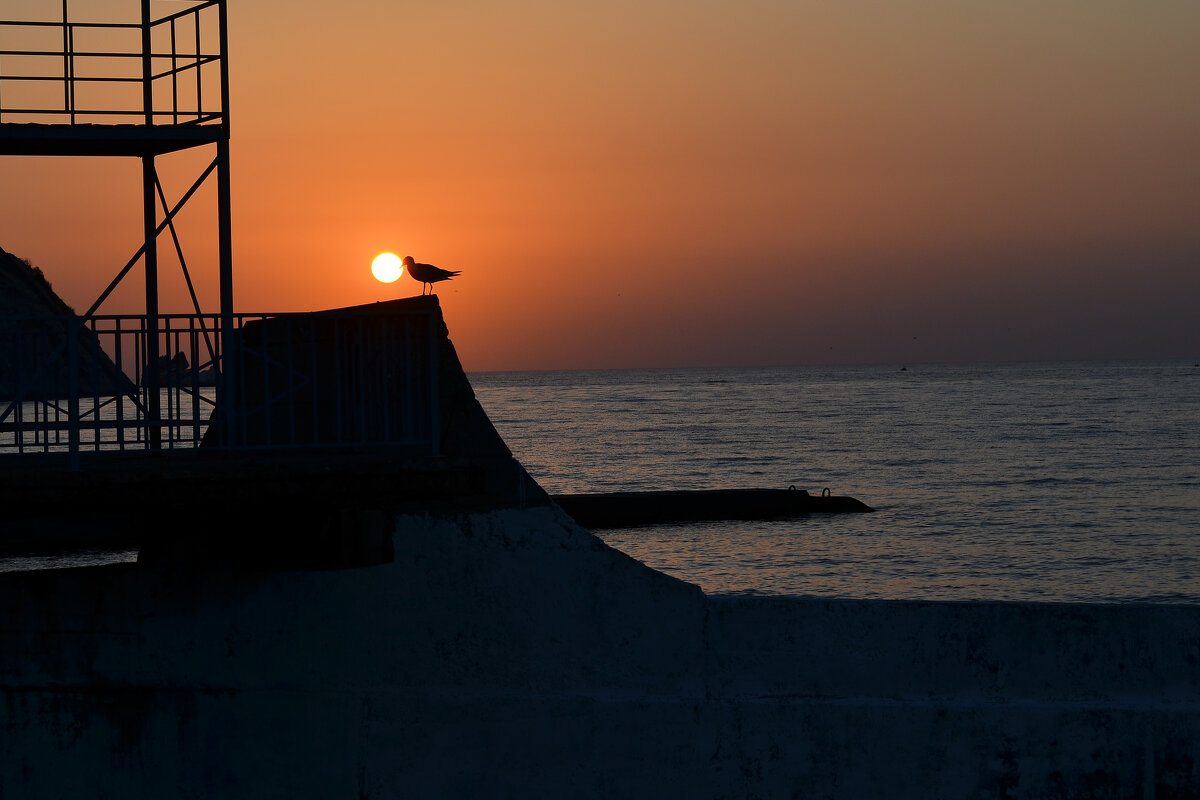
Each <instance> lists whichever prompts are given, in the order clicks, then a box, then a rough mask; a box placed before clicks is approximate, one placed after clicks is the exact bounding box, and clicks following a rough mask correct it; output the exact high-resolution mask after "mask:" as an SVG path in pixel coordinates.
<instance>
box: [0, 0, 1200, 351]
mask: <svg viewBox="0 0 1200 800" xmlns="http://www.w3.org/2000/svg"><path fill="white" fill-rule="evenodd" d="M93 1H94V2H99V0H93ZM12 2H13V0H6V3H5V7H6V8H7V7H9V6H10V5H11V4H12ZM16 5H17V6H23V7H24V6H33V5H36V4H35V3H34V2H33V0H16ZM52 5H53V4H52ZM229 6H230V12H229V13H230V33H231V39H232V41H231V73H232V105H231V121H232V133H233V139H232V143H233V144H232V153H233V155H232V159H233V183H232V187H233V214H234V220H233V223H234V229H233V241H234V257H235V267H234V269H235V276H236V281H237V283H236V287H237V288H236V305H237V307H238V309H239V310H242V311H296V310H310V309H317V308H328V307H333V306H339V305H349V304H356V303H363V302H371V301H374V300H382V299H389V298H393V297H398V296H407V295H410V294H416V293H418V292H419V291H420V287H419V285H418V284H416V283H414V282H412V281H410V280H409V279H408V278H403V279H402V282H401V283H398V284H391V285H385V284H380V283H378V282H376V281H375V280H374V279H373V278H372V277H371V274H370V269H369V267H370V262H371V259H372V258H373V256H374V255H376V254H377V253H379V252H382V251H393V252H396V253H398V254H400V255H402V256H403V255H408V254H411V255H413V256H415V257H416V258H417V260H418V261H426V262H429V263H433V264H437V265H439V266H442V267H446V268H451V269H460V270H462V271H463V274H462V275H461V276H460V277H459V278H457V279H455V280H454V281H452V282H450V283H446V284H441V285H440V286H439V290H438V294H439V295H440V297H441V300H442V307H443V309H444V311H445V313H446V317H447V322H448V324H449V327H450V333H451V337H452V339H453V340H454V343H455V345H456V347H457V348H458V350H459V354H460V356H461V358H462V360H463V363H464V364H465V366H466V367H467V369H468V370H502V369H551V368H598V367H640V366H692V365H695V366H700V365H760V364H814V363H894V362H901V363H920V362H929V361H964V360H983V361H993V360H1029V359H1033V360H1047V359H1055V360H1057V359H1107V358H1185V359H1200V321H1198V319H1197V318H1198V316H1200V315H1198V314H1197V311H1196V309H1197V307H1200V302H1198V298H1200V48H1197V47H1196V46H1195V38H1196V33H1197V32H1198V31H1200V3H1197V2H1195V0H1179V2H1168V1H1167V0H1148V2H1141V3H1129V2H1127V1H1126V0H1122V1H1121V2H1114V1H1113V0H1086V1H1085V0H1071V1H1069V2H1068V1H1065V0H1064V1H1057V0H1050V1H1049V2H1047V0H1040V1H1039V2H1032V0H1031V1H1029V2H1025V1H1024V0H1005V2H995V1H994V0H988V1H987V2H984V1H983V0H928V1H925V2H914V1H911V0H870V2H867V1H865V0H857V1H856V0H836V1H835V0H828V1H826V2H806V1H805V0H786V1H785V0H778V1H770V0H737V2H733V0H727V1H726V0H694V2H690V3H686V4H685V3H676V2H666V0H636V2H625V1H624V0H615V1H614V0H607V1H606V2H603V3H600V2H595V3H563V2H559V1H557V0H556V1H555V2H550V1H549V0H514V2H508V3H492V2H398V1H397V0H341V2H338V3H331V2H324V3H317V2H313V1H312V0H292V1H291V2H286V3H285V2H281V1H280V0H229ZM209 157H211V156H209V155H208V154H205V157H204V160H207V158H209ZM188 158H189V157H188V156H185V157H174V160H175V161H180V162H183V161H186V160H187V159H188ZM163 168H164V171H165V172H166V173H167V174H168V177H169V176H170V174H171V170H172V165H171V164H168V163H164V165H163ZM182 171H183V170H180V173H181V174H182ZM139 180H140V171H139V167H138V164H137V162H136V161H134V160H120V159H118V160H78V159H71V160H68V159H29V158H24V159H17V158H4V159H0V187H2V189H0V247H3V248H4V249H6V250H9V251H10V252H14V253H16V254H17V255H20V256H23V257H25V258H28V259H30V260H31V261H33V262H34V263H35V264H38V265H40V266H41V267H42V268H43V270H44V271H45V272H46V274H47V276H48V277H49V278H50V280H51V282H52V283H53V284H54V286H55V288H56V289H57V290H58V291H59V293H60V294H62V295H63V296H64V297H65V298H66V299H67V300H68V302H70V303H72V304H73V305H74V306H75V307H76V308H77V309H79V310H83V309H85V308H87V307H88V306H89V305H90V304H91V302H92V301H93V300H94V299H95V298H96V296H97V295H98V294H99V292H100V291H101V290H102V289H103V288H104V286H106V285H107V283H108V282H109V280H111V278H112V277H113V276H114V275H115V273H116V271H117V270H118V269H119V268H120V266H122V265H123V264H124V263H125V261H126V259H127V258H128V257H129V256H130V255H131V254H132V253H133V252H134V251H135V250H136V248H137V246H138V242H139V237H140V225H141V220H140V213H141V210H140V209H141V207H140V195H139V192H140V189H139V183H138V181H139ZM185 188H186V183H185V182H183V181H182V179H181V180H180V181H178V182H176V183H174V184H172V183H171V182H170V181H168V192H169V193H170V194H172V195H178V194H179V193H181V192H182V191H183V189H185ZM198 202H199V206H198V207H197V208H196V209H195V210H193V211H192V212H190V216H191V217H192V219H190V220H183V221H182V222H183V232H184V234H185V236H187V235H189V233H194V238H191V239H189V240H187V241H185V246H186V247H187V250H188V255H189V263H190V264H191V266H192V268H193V271H194V272H195V273H197V274H196V277H197V279H198V283H199V285H200V289H201V294H202V298H204V300H205V305H206V310H213V311H215V310H216V302H215V297H216V271H215V267H213V266H212V261H213V258H214V252H213V251H214V249H215V236H211V235H210V234H209V231H210V227H209V226H210V224H211V207H212V206H213V204H214V200H213V198H212V194H211V192H206V193H204V194H202V196H201V197H200V198H198ZM189 225H190V228H189ZM163 247H164V248H165V249H169V248H170V243H169V239H164V240H163ZM206 259H207V263H206ZM135 277H136V276H135ZM140 292H141V287H140V284H139V283H138V282H137V281H136V280H134V281H133V282H131V284H130V287H129V288H128V289H127V290H123V291H122V292H120V293H118V294H117V295H115V296H114V297H113V298H112V299H111V300H110V301H109V302H108V303H106V305H105V306H104V307H102V309H101V310H102V311H108V312H136V311H138V310H140V305H139V304H140ZM163 294H164V300H163V309H164V310H178V311H186V310H188V304H187V302H186V299H185V298H186V295H185V294H183V292H182V282H181V281H179V280H177V279H175V278H174V276H173V274H172V275H171V276H164V279H163Z"/></svg>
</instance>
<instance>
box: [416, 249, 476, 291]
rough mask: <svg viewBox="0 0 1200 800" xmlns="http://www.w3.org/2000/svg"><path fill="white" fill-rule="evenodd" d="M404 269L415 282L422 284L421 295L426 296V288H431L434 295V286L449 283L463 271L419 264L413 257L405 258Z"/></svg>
mask: <svg viewBox="0 0 1200 800" xmlns="http://www.w3.org/2000/svg"><path fill="white" fill-rule="evenodd" d="M404 269H405V271H406V272H408V274H409V276H411V277H412V278H413V279H414V280H418V281H420V282H421V294H425V287H426V286H428V287H429V293H430V294H433V285H434V284H435V283H437V282H438V281H448V280H450V279H451V278H453V277H454V276H455V275H457V274H458V273H460V272H462V270H458V269H442V268H441V267H435V266H434V265H433V264H418V263H417V262H416V261H414V260H413V257H412V256H405V257H404Z"/></svg>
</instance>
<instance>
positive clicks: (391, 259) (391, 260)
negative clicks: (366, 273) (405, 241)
mask: <svg viewBox="0 0 1200 800" xmlns="http://www.w3.org/2000/svg"><path fill="white" fill-rule="evenodd" d="M402 269H403V267H402V265H401V263H400V258H399V257H398V256H397V255H395V254H394V253H380V254H379V255H377V256H375V260H374V261H372V262H371V274H372V275H374V276H375V280H377V281H382V282H383V283H392V282H393V281H395V280H396V279H397V278H399V277H400V273H401V271H402Z"/></svg>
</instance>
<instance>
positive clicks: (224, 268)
mask: <svg viewBox="0 0 1200 800" xmlns="http://www.w3.org/2000/svg"><path fill="white" fill-rule="evenodd" d="M225 8H226V4H225V2H224V0H222V2H220V3H218V4H217V27H218V29H219V33H220V64H221V109H220V111H221V127H222V129H223V130H222V134H223V135H222V136H221V139H220V140H219V141H218V142H217V237H218V252H219V255H218V258H219V260H220V264H219V272H220V298H221V353H222V359H221V369H220V373H219V377H218V379H217V412H218V415H219V417H220V419H221V422H222V427H223V430H224V434H225V437H226V438H225V441H226V442H229V443H233V442H237V441H240V436H241V433H240V424H239V414H238V413H237V409H239V408H240V407H241V402H240V400H239V398H238V394H239V392H240V385H239V383H238V381H237V376H238V375H239V369H238V366H237V363H236V362H237V358H238V352H237V349H236V348H234V347H232V346H231V345H232V343H233V341H234V339H233V337H234V332H233V239H232V234H231V229H232V226H233V225H232V217H233V212H232V208H231V205H230V191H229V174H230V169H229V30H228V26H227V20H226V14H225ZM199 47H200V46H199V39H197V45H196V48H197V50H199ZM197 70H199V67H197ZM197 102H199V101H197Z"/></svg>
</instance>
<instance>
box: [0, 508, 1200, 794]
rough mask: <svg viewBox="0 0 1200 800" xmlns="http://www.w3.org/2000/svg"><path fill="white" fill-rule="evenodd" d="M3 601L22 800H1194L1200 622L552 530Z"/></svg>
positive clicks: (425, 522) (7, 746)
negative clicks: (864, 579) (733, 576)
mask: <svg viewBox="0 0 1200 800" xmlns="http://www.w3.org/2000/svg"><path fill="white" fill-rule="evenodd" d="M393 544H394V548H393V549H394V554H395V561H394V562H393V563H387V564H380V565H376V566H371V567H363V568H357V569H343V570H331V571H322V572H314V571H306V572H274V573H269V572H246V571H234V570H230V569H226V570H220V569H217V568H213V567H209V568H206V569H204V570H189V569H184V568H180V567H178V566H176V567H170V566H167V565H158V566H153V567H147V566H144V565H143V566H141V567H132V566H131V567H119V568H101V569H93V570H73V571H60V572H57V573H24V574H15V575H13V574H10V575H4V576H0V693H2V694H3V697H2V698H0V752H3V754H4V757H3V758H2V759H0V794H2V795H3V797H5V798H9V797H38V798H45V797H72V798H74V797H118V796H119V797H163V796H176V797H215V796H220V797H255V798H260V797H288V798H293V797H372V798H376V797H478V796H498V797H529V796H574V797H646V796H652V797H689V798H690V797H791V796H796V797H872V798H873V797H914V798H915V797H920V798H928V797H947V798H950V797H955V798H957V797H988V798H991V797H995V798H1000V797H1063V798H1076V797H1114V798H1116V797H1121V798H1124V797H1154V798H1158V800H1162V798H1168V797H1195V796H1197V793H1198V792H1200V679H1198V673H1200V609H1196V608H1188V607H1140V608H1135V607H1111V606H1055V605H1045V606H1039V605H1016V604H1013V605H1006V604H940V603H884V602H855V601H844V602H834V601H822V600H805V599H795V600H786V599H784V600H773V599H715V598H706V597H705V596H704V595H703V594H701V593H700V592H699V590H698V589H696V588H695V587H693V586H691V585H689V584H685V583H682V582H680V581H676V580H674V579H671V578H669V577H667V576H663V575H661V574H659V573H656V572H654V571H652V570H649V569H647V568H646V567H644V566H642V565H640V564H638V563H637V562H635V561H633V560H632V559H629V558H628V557H626V556H624V555H623V554H621V553H618V552H616V551H613V550H611V549H610V548H608V547H606V546H605V545H604V544H603V543H601V542H600V541H599V540H598V539H596V538H595V537H593V536H591V534H589V533H588V532H586V531H584V530H582V529H580V528H578V527H577V526H575V525H574V524H573V523H572V522H571V521H570V520H569V519H568V518H566V517H565V516H564V515H562V514H561V512H558V511H557V510H556V509H553V508H546V507H543V508H537V509H532V510H527V511H518V510H508V511H497V512H492V513H481V514H464V515H459V516H452V517H432V516H404V517H400V518H399V519H398V521H397V528H396V531H395V534H394V537H393Z"/></svg>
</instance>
